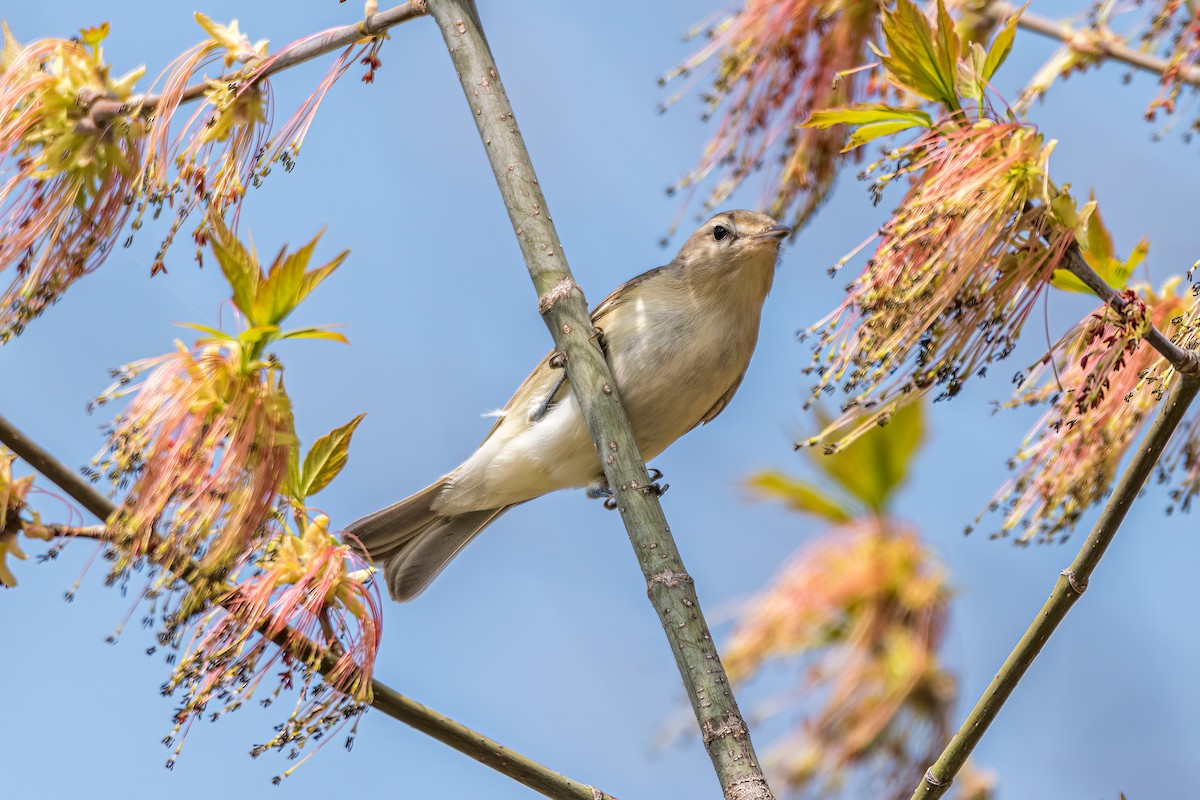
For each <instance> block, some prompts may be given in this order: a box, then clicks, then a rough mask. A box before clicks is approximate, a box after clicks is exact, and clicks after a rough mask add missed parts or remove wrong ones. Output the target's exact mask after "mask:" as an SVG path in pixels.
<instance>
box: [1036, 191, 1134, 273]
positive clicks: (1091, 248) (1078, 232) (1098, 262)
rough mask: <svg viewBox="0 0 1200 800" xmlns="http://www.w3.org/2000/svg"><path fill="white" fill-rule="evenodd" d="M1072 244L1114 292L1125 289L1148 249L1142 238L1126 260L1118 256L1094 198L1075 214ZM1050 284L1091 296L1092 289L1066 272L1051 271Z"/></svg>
mask: <svg viewBox="0 0 1200 800" xmlns="http://www.w3.org/2000/svg"><path fill="white" fill-rule="evenodd" d="M1075 241H1076V243H1077V244H1078V245H1079V252H1080V254H1081V255H1082V256H1083V260H1084V261H1086V262H1087V264H1088V266H1089V267H1091V268H1092V269H1093V270H1095V271H1096V274H1097V275H1099V276H1100V277H1101V278H1102V279H1103V280H1104V282H1105V283H1107V284H1108V285H1109V286H1111V287H1112V288H1114V289H1117V290H1121V289H1124V288H1125V286H1126V285H1127V284H1128V283H1129V278H1130V276H1131V275H1132V274H1133V271H1134V270H1135V269H1137V267H1138V265H1139V264H1141V263H1142V261H1143V260H1145V258H1146V253H1147V252H1148V251H1149V249H1150V242H1149V240H1147V239H1145V238H1143V239H1141V240H1140V241H1138V243H1137V244H1136V245H1135V246H1134V248H1133V251H1132V252H1130V254H1129V257H1128V258H1126V259H1121V258H1119V257H1117V255H1116V252H1115V250H1114V248H1113V238H1112V234H1111V233H1110V232H1109V230H1108V228H1106V227H1105V225H1104V219H1103V218H1102V217H1101V216H1100V208H1099V206H1098V205H1097V204H1096V200H1095V198H1093V199H1092V200H1091V201H1089V202H1088V203H1087V204H1085V205H1084V207H1083V209H1081V210H1080V211H1079V212H1078V223H1077V225H1076V229H1075ZM1050 285H1051V286H1053V287H1054V288H1056V289H1062V290H1063V291H1066V292H1079V293H1081V294H1091V289H1089V288H1088V287H1087V285H1086V284H1084V282H1083V281H1081V280H1079V278H1076V277H1075V276H1074V275H1072V274H1071V273H1070V272H1068V271H1067V270H1065V269H1058V270H1055V271H1054V274H1053V275H1052V276H1051V278H1050Z"/></svg>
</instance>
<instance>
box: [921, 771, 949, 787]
mask: <svg viewBox="0 0 1200 800" xmlns="http://www.w3.org/2000/svg"><path fill="white" fill-rule="evenodd" d="M925 782H926V783H928V784H929V785H930V786H934V787H938V788H941V787H944V786H949V785H950V783H951V780H950V779H946V780H944V781H943V780H939V779H938V776H936V775H934V774H933V767H930V768H929V769H927V770H925Z"/></svg>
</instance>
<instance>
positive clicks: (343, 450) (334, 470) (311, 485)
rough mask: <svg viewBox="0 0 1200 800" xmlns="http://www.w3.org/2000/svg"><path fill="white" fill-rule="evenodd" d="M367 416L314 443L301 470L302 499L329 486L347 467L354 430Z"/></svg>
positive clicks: (352, 421) (360, 417)
mask: <svg viewBox="0 0 1200 800" xmlns="http://www.w3.org/2000/svg"><path fill="white" fill-rule="evenodd" d="M365 416H366V414H359V415H358V416H357V417H355V418H354V419H352V420H350V421H349V422H347V423H346V424H345V425H343V426H341V427H340V428H334V429H333V430H331V431H330V432H329V433H327V434H325V435H324V436H322V437H321V438H320V439H317V440H316V441H315V442H313V446H312V448H311V449H309V451H308V455H306V456H305V457H304V467H303V469H301V470H300V481H299V486H298V487H297V488H298V489H299V491H298V494H299V496H300V497H301V498H307V497H312V496H313V495H314V494H316V493H317V492H319V491H321V490H322V489H324V488H325V487H326V486H328V485H329V482H330V481H331V480H333V479H334V478H335V477H337V474H338V473H339V472H341V471H342V467H344V466H346V459H347V458H349V455H350V437H352V436H353V435H354V429H355V428H357V427H358V423H360V422H362V421H363V417H365Z"/></svg>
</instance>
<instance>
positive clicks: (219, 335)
mask: <svg viewBox="0 0 1200 800" xmlns="http://www.w3.org/2000/svg"><path fill="white" fill-rule="evenodd" d="M175 324H176V325H178V326H179V327H181V328H191V329H192V330H194V331H200V332H201V333H207V334H208V335H209V337H210V338H212V339H216V340H217V341H219V342H233V341H237V337H236V336H232V335H230V334H228V333H226V332H225V331H222V330H218V329H217V328H210V327H208V326H207V325H201V324H199V323H196V322H176V323H175Z"/></svg>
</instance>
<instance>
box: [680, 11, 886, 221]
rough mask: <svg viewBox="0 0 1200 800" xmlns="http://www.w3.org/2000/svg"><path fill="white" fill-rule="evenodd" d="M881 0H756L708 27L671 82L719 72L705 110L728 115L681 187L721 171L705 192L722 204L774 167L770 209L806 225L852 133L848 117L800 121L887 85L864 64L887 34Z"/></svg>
mask: <svg viewBox="0 0 1200 800" xmlns="http://www.w3.org/2000/svg"><path fill="white" fill-rule="evenodd" d="M880 7H881V4H880V3H878V2H875V1H874V0H871V1H870V2H846V1H845V0H747V2H746V3H745V5H744V7H743V8H741V9H739V10H738V11H736V12H734V13H733V14H732V15H730V16H728V17H725V18H723V19H721V20H720V21H718V22H717V23H716V24H713V25H711V26H709V27H707V28H706V29H705V31H704V35H705V36H706V37H707V38H708V39H709V41H708V43H707V44H705V46H704V47H703V48H701V49H700V50H699V51H698V52H697V53H696V54H695V55H693V56H692V57H691V58H690V59H688V60H687V61H686V62H685V63H684V64H683V65H682V66H680V67H678V68H677V69H675V70H673V71H672V72H671V73H669V74H668V75H666V76H665V77H664V78H663V81H662V82H664V83H665V82H666V81H668V80H672V79H675V78H677V77H680V76H684V75H689V74H691V73H694V72H697V71H699V70H708V71H710V72H711V75H712V87H711V89H710V90H709V91H708V92H707V93H705V94H702V95H701V99H702V100H703V101H704V103H705V106H706V111H705V118H709V117H714V116H715V117H719V121H718V122H717V131H716V133H715V134H714V135H713V138H712V139H711V140H710V141H709V143H708V145H707V146H706V147H705V150H704V153H703V155H702V156H701V158H700V163H699V164H697V165H696V167H695V168H694V169H693V170H692V171H691V172H689V173H688V174H687V175H686V176H685V177H684V178H683V179H682V180H681V181H680V182H679V184H678V185H677V186H676V187H675V188H676V189H685V188H686V189H688V190H689V191H692V192H694V191H695V190H696V188H697V186H698V184H699V183H701V182H703V181H704V180H706V179H708V178H709V177H710V176H712V175H713V174H714V173H721V177H720V178H719V179H718V180H717V183H716V185H715V186H714V188H713V189H712V191H711V192H710V194H709V196H708V199H707V201H706V206H707V207H713V206H716V205H719V204H720V203H722V202H723V201H724V200H725V199H726V198H727V197H728V196H729V195H730V193H731V192H733V190H734V189H735V188H737V187H738V186H739V185H740V184H741V183H742V182H743V181H745V180H746V179H747V178H748V177H749V176H750V175H751V174H753V173H754V172H756V171H758V170H765V171H766V173H767V175H768V178H767V180H766V181H765V182H764V183H765V186H767V187H770V191H771V192H772V194H771V196H770V197H769V198H764V204H765V206H766V208H767V210H768V212H769V213H771V214H772V215H774V216H776V217H781V218H782V217H785V216H786V217H790V218H791V219H792V220H793V224H794V225H803V224H804V223H805V222H806V221H807V220H808V219H809V217H810V216H811V215H812V214H813V212H814V211H815V210H816V209H817V207H818V206H819V205H820V204H821V202H822V201H823V200H824V199H825V196H826V195H827V194H828V192H829V189H830V188H831V186H832V184H833V178H834V176H835V175H836V173H837V169H838V167H839V166H840V165H841V163H842V161H843V158H844V156H843V154H842V146H843V144H844V143H845V136H844V129H843V128H841V127H840V126H839V127H836V128H834V129H831V130H815V129H811V128H800V127H798V126H799V124H800V123H801V122H803V121H804V120H805V119H807V118H808V116H809V115H810V114H811V113H812V112H813V111H818V110H821V109H825V108H832V107H834V106H840V105H847V104H850V103H854V102H859V101H861V100H863V99H865V98H868V97H871V96H880V95H882V94H883V93H884V91H885V88H884V84H883V83H882V81H881V80H880V79H879V76H878V74H877V73H874V72H870V71H861V70H859V69H858V68H859V67H860V66H862V65H863V64H865V63H868V62H870V61H871V60H872V57H871V55H870V52H869V51H868V49H867V44H868V42H870V41H872V40H874V39H876V38H877V36H878V32H879V9H880ZM687 88H688V87H685V89H684V90H683V91H681V92H680V93H679V94H677V95H676V96H675V97H674V98H672V99H671V100H670V101H668V104H672V103H674V102H676V101H677V100H678V99H679V98H680V97H681V96H682V95H683V94H684V93H685V92H686V91H687ZM849 157H851V158H857V157H858V156H857V154H855V155H852V156H849ZM672 191H674V190H672Z"/></svg>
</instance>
